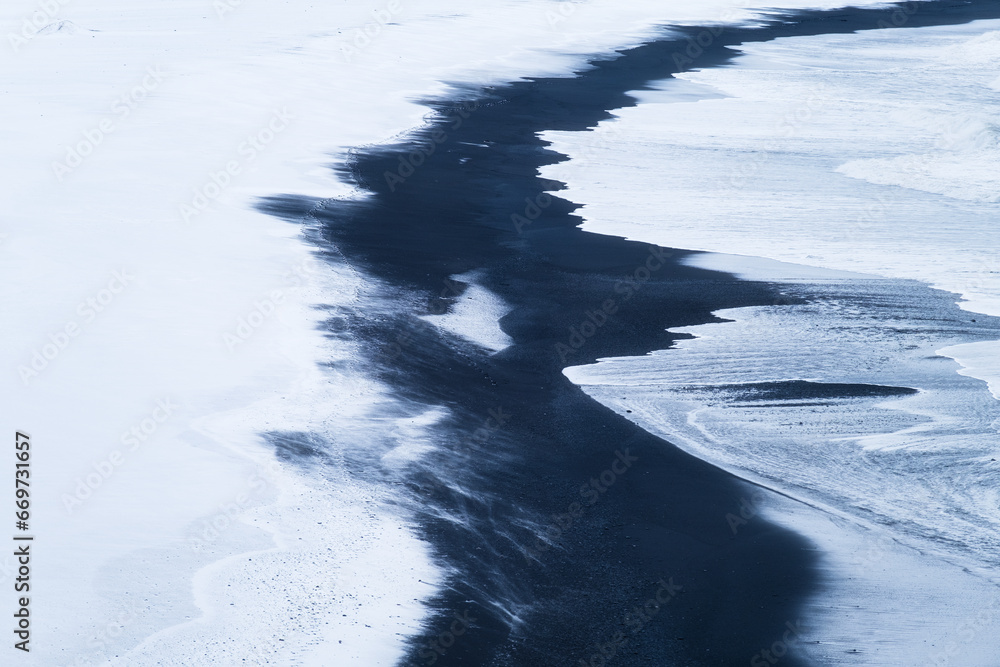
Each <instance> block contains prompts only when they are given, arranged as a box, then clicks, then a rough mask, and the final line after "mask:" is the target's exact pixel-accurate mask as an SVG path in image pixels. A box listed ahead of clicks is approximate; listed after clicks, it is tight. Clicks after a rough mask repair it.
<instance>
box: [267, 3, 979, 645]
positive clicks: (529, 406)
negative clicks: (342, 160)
mask: <svg viewBox="0 0 1000 667" xmlns="http://www.w3.org/2000/svg"><path fill="white" fill-rule="evenodd" d="M891 9H892V8H890V10H885V9H882V10H853V9H852V10H843V11H838V12H790V13H788V14H786V15H782V18H784V19H787V20H788V22H787V23H785V24H782V25H779V24H777V23H768V24H767V26H766V27H760V28H753V29H750V28H726V29H725V30H721V31H720V32H719V33H718V34H717V35H716V36H718V35H723V36H722V37H721V38H719V39H717V40H716V39H714V38H713V39H712V40H711V43H710V44H707V45H705V48H704V51H703V52H702V53H700V54H699V58H700V59H699V62H698V63H697V66H699V67H703V66H710V65H718V64H721V63H724V62H726V61H728V60H729V59H730V58H731V57H732V52H730V51H729V50H728V49H726V45H727V44H735V43H740V42H743V41H758V40H763V39H770V38H773V37H777V36H782V35H796V34H825V33H830V32H848V31H851V30H854V29H862V28H865V27H872V26H874V25H876V24H877V21H878V20H879V18H881V17H883V16H884V15H885V13H886V12H887V11H890V12H891ZM921 10H922V11H921V12H919V13H917V14H916V15H915V16H913V17H911V18H912V19H913V25H916V24H920V23H932V22H933V23H943V22H949V21H954V22H965V21H967V20H971V17H970V16H969V15H961V16H956V15H954V14H947V13H945V14H941V13H938V12H941V11H943V10H942V7H941V5H937V4H935V5H932V6H928V7H922V8H921ZM944 11H947V10H944ZM952 11H954V12H958V13H959V14H961V12H963V11H967V12H968V11H971V12H973V13H975V12H977V10H976V9H971V10H970V8H969V7H967V6H966V7H964V8H962V7H960V8H958V9H955V8H952ZM976 15H978V14H976ZM932 16H933V18H931V17H932ZM706 31H709V29H705V30H703V31H701V32H699V31H698V29H697V28H683V29H681V28H678V29H675V32H674V33H673V34H674V35H677V34H678V33H679V34H680V35H681V36H680V37H678V36H673V37H667V38H665V39H663V40H660V41H656V42H652V43H649V44H646V45H644V46H640V47H637V48H635V49H629V50H625V51H621V52H619V54H620V55H619V57H618V58H615V59H603V60H597V61H594V62H593V63H592V66H591V68H589V69H587V70H585V71H583V72H580V73H578V75H577V76H576V77H575V78H571V79H558V78H557V79H527V80H526V81H522V82H518V83H514V84H508V85H506V86H500V87H495V88H492V89H490V91H488V93H486V92H484V91H478V90H475V89H470V88H468V87H466V88H464V89H463V88H461V87H460V88H459V89H458V90H457V95H458V97H457V99H456V100H455V101H452V102H435V101H430V102H427V104H428V106H430V107H432V108H433V109H435V110H436V111H437V120H435V121H432V122H431V123H430V124H429V125H428V126H427V127H424V128H422V129H420V130H418V131H416V132H414V133H412V135H411V138H410V140H409V142H407V143H403V144H399V145H395V146H381V147H369V148H366V149H364V150H358V151H356V152H355V153H354V158H353V161H352V164H351V165H350V167H349V168H344V169H342V170H341V176H342V178H344V179H345V180H347V181H348V182H354V183H357V184H358V185H360V186H361V187H363V188H366V189H368V190H369V191H370V192H371V195H370V196H369V197H368V198H367V199H366V200H363V201H349V202H340V203H335V204H333V205H331V206H329V207H327V208H326V209H324V210H323V211H321V212H319V213H317V214H316V217H317V218H318V219H320V220H321V221H322V223H323V224H322V225H320V226H319V227H318V228H314V229H311V230H310V231H311V233H312V234H313V240H314V242H315V243H316V244H317V246H319V247H323V246H324V245H325V244H332V245H333V246H335V247H336V248H337V251H338V253H340V254H342V255H343V256H344V257H346V258H347V261H348V262H350V264H351V266H352V267H354V268H355V269H356V270H358V271H359V272H360V273H361V274H363V275H369V276H374V277H376V278H377V279H378V280H379V281H381V282H382V287H381V288H380V289H378V290H370V291H369V292H368V294H366V295H365V297H363V298H362V299H361V301H360V303H359V304H358V308H356V309H348V308H342V309H336V308H335V309H334V317H333V318H332V319H331V328H330V331H331V333H332V334H335V335H341V336H346V337H351V338H356V339H359V340H363V341H365V343H366V354H365V356H364V357H363V359H362V360H359V362H358V363H359V364H362V365H363V366H364V367H365V368H368V369H371V370H373V372H374V373H375V375H376V377H377V378H378V379H379V380H380V381H382V382H383V383H385V384H386V385H388V386H390V387H392V388H393V389H394V390H395V392H396V394H397V396H398V397H400V398H401V399H403V400H406V401H409V402H411V403H412V407H411V409H412V411H413V414H414V415H417V414H421V413H424V412H426V411H427V410H430V409H436V410H438V411H440V415H439V417H438V418H437V421H436V422H435V428H434V435H433V436H432V437H431V438H430V440H429V442H427V443H426V445H425V447H424V448H423V449H422V451H421V452H420V453H419V455H416V456H413V457H411V458H410V459H409V461H408V465H407V466H405V467H403V468H396V469H394V470H392V471H387V470H385V469H383V468H382V467H381V466H380V465H379V463H380V457H379V456H378V453H377V452H375V453H373V452H365V453H361V452H359V453H358V455H357V456H358V459H357V460H356V461H355V463H354V465H353V466H352V468H353V470H354V471H355V474H357V475H361V476H362V477H371V478H376V479H382V480H391V481H392V482H393V483H396V484H400V485H403V486H405V487H406V488H408V489H409V492H410V494H411V500H410V502H409V503H404V507H406V508H408V509H409V510H410V511H412V512H413V513H414V514H415V515H416V516H417V517H419V520H420V523H421V524H422V526H423V533H424V535H425V536H426V537H427V538H428V539H429V540H430V543H431V545H432V548H433V551H434V554H435V560H436V561H437V562H438V563H439V564H440V565H441V566H442V567H443V568H444V569H445V570H446V571H449V572H450V573H451V576H450V577H449V581H448V584H447V586H446V587H445V588H444V589H443V590H442V591H441V592H440V593H439V595H438V596H437V598H436V600H435V601H434V602H433V603H432V604H431V609H432V610H433V611H434V612H435V613H434V614H433V616H432V618H431V619H430V621H429V623H428V625H427V629H426V632H425V633H424V635H423V636H417V637H414V638H412V640H411V651H410V654H409V658H408V660H407V661H405V663H404V664H412V665H419V664H438V665H450V664H539V663H540V662H544V663H545V664H580V663H583V664H587V661H588V660H589V659H591V657H592V656H598V657H599V652H600V650H601V648H602V647H604V656H605V658H607V655H608V651H610V652H611V653H612V654H613V655H614V656H615V659H619V660H621V661H622V662H623V663H624V664H647V663H649V662H652V663H653V664H662V663H663V662H665V661H669V660H681V659H682V660H687V661H689V662H692V663H693V664H704V665H712V664H718V665H728V664H734V663H742V662H745V661H750V660H752V659H753V658H754V657H755V656H756V655H758V654H759V652H760V650H761V647H766V646H770V645H772V643H773V642H774V641H775V637H782V636H783V633H785V632H786V628H787V624H788V623H794V622H795V621H796V620H797V619H798V616H799V613H800V612H801V610H802V608H803V605H804V604H805V602H806V600H808V599H810V598H811V596H812V594H813V593H815V591H816V590H817V588H816V587H817V585H818V578H817V567H818V561H817V556H816V555H814V554H813V552H812V546H811V545H810V543H809V542H808V541H807V540H805V539H803V538H802V537H800V536H799V535H796V534H795V533H793V532H791V531H788V530H785V529H783V528H780V527H778V526H777V525H775V524H774V523H765V522H759V523H754V524H751V525H748V526H746V527H745V532H741V534H740V535H739V539H734V537H735V536H734V535H733V534H732V532H731V527H730V525H729V524H728V523H727V520H726V517H727V515H731V514H733V512H734V511H737V512H738V511H739V507H740V503H741V499H742V498H743V497H745V495H746V494H747V493H749V491H748V488H749V487H748V485H747V484H746V483H744V482H742V481H740V480H738V479H737V478H735V477H733V476H731V475H730V474H728V473H725V472H723V471H721V470H719V469H716V468H714V467H712V466H710V465H708V464H706V463H705V462H703V461H701V460H699V459H696V458H694V457H691V456H689V455H687V454H685V453H683V452H682V451H681V450H679V449H677V448H675V447H673V446H671V445H669V444H667V443H666V442H665V441H662V440H660V439H659V438H657V437H655V436H652V435H650V434H649V433H647V432H645V431H643V430H641V429H640V428H638V427H636V426H635V425H634V424H632V423H631V422H629V421H628V420H625V419H623V418H621V417H619V416H618V415H615V414H614V413H613V412H611V411H610V410H609V409H607V408H605V407H604V406H601V405H599V404H597V403H596V402H593V401H591V400H590V399H589V398H587V397H586V396H585V395H584V394H583V392H582V391H581V390H580V389H579V388H578V387H576V386H574V385H572V384H571V383H569V382H568V381H566V380H565V378H563V377H562V374H561V371H562V368H563V367H565V366H569V365H580V364H584V363H592V362H593V361H595V360H596V359H598V358H602V357H621V356H635V355H641V354H644V353H648V352H650V351H653V350H657V349H666V348H668V347H670V346H671V344H672V343H673V341H675V340H677V339H678V336H677V335H676V334H669V333H667V332H666V330H667V329H668V328H671V327H679V326H690V325H694V324H700V323H706V322H712V321H716V320H715V317H714V316H713V315H712V313H713V312H714V311H716V310H720V309H722V308H731V307H746V306H760V305H772V304H775V303H779V302H782V301H783V297H782V296H781V295H779V294H777V293H776V292H775V291H774V290H773V289H771V288H769V287H767V286H763V285H760V284H754V283H747V282H742V281H738V280H734V279H732V278H731V277H729V276H726V275H724V274H720V273H714V272H710V271H706V270H701V269H696V268H693V267H689V266H685V265H683V263H682V262H681V261H679V260H682V259H683V257H684V256H685V254H686V253H685V252H684V251H676V250H670V249H666V248H657V247H652V248H651V247H650V246H648V245H646V244H642V243H637V242H631V241H626V240H624V239H620V238H615V237H608V236H602V235H598V234H593V233H588V232H583V231H581V230H580V229H578V224H579V221H580V219H579V218H578V217H576V216H574V215H573V214H572V213H573V211H574V210H575V208H577V205H576V204H574V203H572V202H569V201H567V200H565V199H561V198H559V197H556V196H553V195H552V194H549V193H551V192H554V191H556V190H558V189H559V187H560V186H559V185H558V184H556V183H553V182H551V181H546V180H543V179H540V178H538V176H537V170H538V168H539V167H541V166H544V165H545V164H550V163H553V162H556V161H559V160H560V159H561V158H560V157H558V156H557V155H556V154H554V153H552V152H551V151H549V150H547V149H546V148H545V145H546V144H545V142H544V141H542V140H540V139H539V138H538V136H537V132H539V131H542V130H545V129H562V130H585V129H587V128H589V127H593V126H594V125H595V124H596V123H597V122H599V121H601V120H605V119H607V118H609V117H610V116H609V114H608V111H609V110H610V109H615V108H620V107H623V106H631V105H634V104H635V102H634V100H633V99H632V98H631V97H629V96H628V94H627V91H629V90H635V89H641V88H642V87H643V86H644V85H645V84H646V83H647V82H650V81H653V80H656V79H662V78H665V77H667V76H669V75H670V74H672V73H673V72H674V71H676V69H675V68H674V65H675V63H676V62H677V61H676V60H674V59H672V56H673V55H675V54H677V53H679V52H680V53H683V52H684V49H686V48H687V47H688V46H689V42H688V41H687V40H686V37H691V38H696V37H697V36H698V35H699V34H705V32H706ZM709 34H712V33H711V32H710V33H709ZM463 100H464V101H463ZM312 201H313V200H310V199H308V198H303V197H294V196H277V197H271V198H267V199H265V200H264V201H263V202H262V203H261V205H260V208H261V210H263V211H266V212H269V213H271V214H274V215H277V216H279V217H282V218H285V219H288V220H300V219H301V217H302V216H303V214H304V213H305V212H306V211H309V210H310V209H311V207H312ZM651 257H652V258H654V261H652V262H650V258H651ZM470 272H475V276H476V278H475V280H474V281H473V280H471V279H470V280H466V281H460V280H456V278H455V277H456V276H459V275H469V273H470ZM629 276H631V279H629ZM473 287H474V288H475V289H476V290H478V291H483V290H484V291H485V292H487V293H489V294H491V295H493V296H495V297H496V298H497V299H499V301H500V302H502V303H504V304H507V306H508V307H509V308H511V311H510V312H509V313H507V314H506V315H505V316H504V317H502V318H501V320H500V324H501V328H502V331H503V333H504V334H505V335H506V336H508V337H509V338H510V339H511V340H512V341H513V344H512V345H509V346H508V347H505V348H502V349H500V351H498V352H494V351H493V350H491V349H487V348H484V347H481V346H477V345H475V344H473V343H471V342H470V341H469V340H468V339H467V338H464V337H462V336H459V335H456V334H455V333H454V332H452V331H449V330H448V329H445V328H435V327H433V326H428V325H427V322H426V321H425V320H422V319H421V318H422V317H425V316H427V315H435V314H443V313H444V312H447V311H448V309H449V308H451V307H453V306H454V305H455V304H456V302H458V301H459V300H461V299H462V298H463V296H464V295H465V293H466V291H468V290H471V289H472V288H473ZM588 332H589V333H588ZM491 410H501V411H504V412H507V413H508V415H509V422H508V423H506V424H501V425H498V426H497V427H496V428H493V429H492V430H488V431H487V433H486V435H485V436H484V437H482V438H477V437H476V435H475V434H476V433H477V432H478V431H481V430H483V429H482V424H483V423H484V420H486V421H487V423H488V417H487V415H489V414H491V413H490V411H491ZM623 448H624V449H625V450H626V451H624V452H623V451H622V450H623ZM623 455H624V457H625V458H623ZM631 458H635V459H636V461H635V462H634V465H635V466H636V468H635V469H634V470H633V469H632V468H630V467H626V468H625V469H624V470H622V465H624V463H623V461H624V460H631ZM616 461H617V462H618V468H615V467H613V466H615V465H616ZM640 461H641V463H640ZM609 473H610V474H609ZM634 473H638V474H634ZM588 479H589V480H596V481H591V482H590V483H589V487H588V486H587V485H588ZM589 499H594V502H593V503H589ZM553 524H554V525H555V528H553V527H552V526H553ZM540 535H547V536H548V537H545V538H544V539H541V540H540V539H539V536H540ZM540 546H541V547H545V546H547V547H548V548H543V549H540V548H539V547H540ZM533 547H534V548H533ZM526 561H527V563H526ZM671 578H672V581H674V582H675V583H676V584H677V585H679V586H680V587H682V588H683V592H680V593H678V595H677V597H676V598H674V597H671V598H670V599H669V600H662V602H663V605H666V604H667V603H669V605H670V607H669V612H668V613H664V614H658V615H656V616H655V622H654V619H653V618H646V619H644V620H645V621H647V622H644V623H639V624H638V625H639V630H638V631H636V632H635V633H634V634H628V635H624V634H623V633H625V632H627V630H626V629H625V628H627V627H628V626H629V625H630V624H631V623H633V622H635V621H636V619H637V617H636V616H635V614H634V613H632V612H630V611H629V610H630V609H635V607H636V604H639V605H641V604H642V601H643V600H645V599H647V598H649V597H650V596H651V595H652V596H654V597H658V596H659V594H660V592H661V591H662V590H664V589H663V586H662V584H661V583H658V582H663V581H669V580H671ZM618 609H620V610H621V613H620V614H619V613H617V612H615V611H614V610H618ZM657 609H659V606H657ZM469 616H472V617H475V619H476V620H475V621H474V622H472V623H471V626H470V627H468V628H466V629H463V632H462V633H461V634H460V635H458V634H456V633H454V632H453V633H452V634H453V635H454V636H451V637H450V638H449V635H448V633H449V632H451V631H450V630H449V628H452V630H454V628H455V626H454V623H455V620H454V619H456V618H468V617H469ZM466 630H467V632H466ZM435 637H437V638H449V641H450V642H451V643H449V644H447V646H448V648H447V650H443V651H441V650H436V649H435V646H437V647H438V648H440V646H439V645H438V644H436V643H435V642H434V638H435ZM622 639H627V642H622ZM609 647H610V648H609ZM595 651H598V653H595ZM783 663H784V664H788V665H796V664H804V663H803V662H801V660H800V658H799V657H798V656H796V655H794V654H793V653H789V654H788V655H786V656H785V657H784V658H783Z"/></svg>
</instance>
